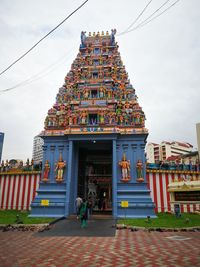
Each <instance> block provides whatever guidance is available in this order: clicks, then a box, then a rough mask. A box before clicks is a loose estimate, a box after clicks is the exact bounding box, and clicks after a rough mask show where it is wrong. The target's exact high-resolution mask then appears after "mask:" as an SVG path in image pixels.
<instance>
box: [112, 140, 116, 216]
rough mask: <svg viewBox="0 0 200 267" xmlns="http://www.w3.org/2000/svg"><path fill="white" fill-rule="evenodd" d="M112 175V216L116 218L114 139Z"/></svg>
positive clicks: (114, 141) (114, 144)
mask: <svg viewBox="0 0 200 267" xmlns="http://www.w3.org/2000/svg"><path fill="white" fill-rule="evenodd" d="M112 164H113V166H112V168H113V171H112V173H113V175H112V195H113V197H112V200H113V202H112V210H113V217H114V218H117V149H116V140H113V163H112Z"/></svg>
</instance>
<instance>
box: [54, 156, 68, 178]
mask: <svg viewBox="0 0 200 267" xmlns="http://www.w3.org/2000/svg"><path fill="white" fill-rule="evenodd" d="M65 167H66V163H65V162H64V161H63V159H62V154H60V158H59V161H58V162H57V163H56V168H55V173H56V182H62V181H63V179H64V178H63V176H64V170H65Z"/></svg>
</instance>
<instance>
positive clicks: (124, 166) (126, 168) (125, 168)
mask: <svg viewBox="0 0 200 267" xmlns="http://www.w3.org/2000/svg"><path fill="white" fill-rule="evenodd" d="M119 166H120V167H121V172H122V178H121V181H122V182H129V181H130V179H131V177H130V160H127V159H126V154H125V153H124V154H123V158H122V160H121V161H119Z"/></svg>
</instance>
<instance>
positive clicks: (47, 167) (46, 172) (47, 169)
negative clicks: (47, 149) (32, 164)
mask: <svg viewBox="0 0 200 267" xmlns="http://www.w3.org/2000/svg"><path fill="white" fill-rule="evenodd" d="M49 172H50V164H49V161H48V160H46V162H45V165H44V174H43V179H42V181H43V182H48V181H49Z"/></svg>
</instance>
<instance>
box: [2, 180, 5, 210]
mask: <svg viewBox="0 0 200 267" xmlns="http://www.w3.org/2000/svg"><path fill="white" fill-rule="evenodd" d="M5 187H6V176H4V181H3V190H2V202H1V209H3V208H4V206H3V203H4V196H5Z"/></svg>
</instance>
